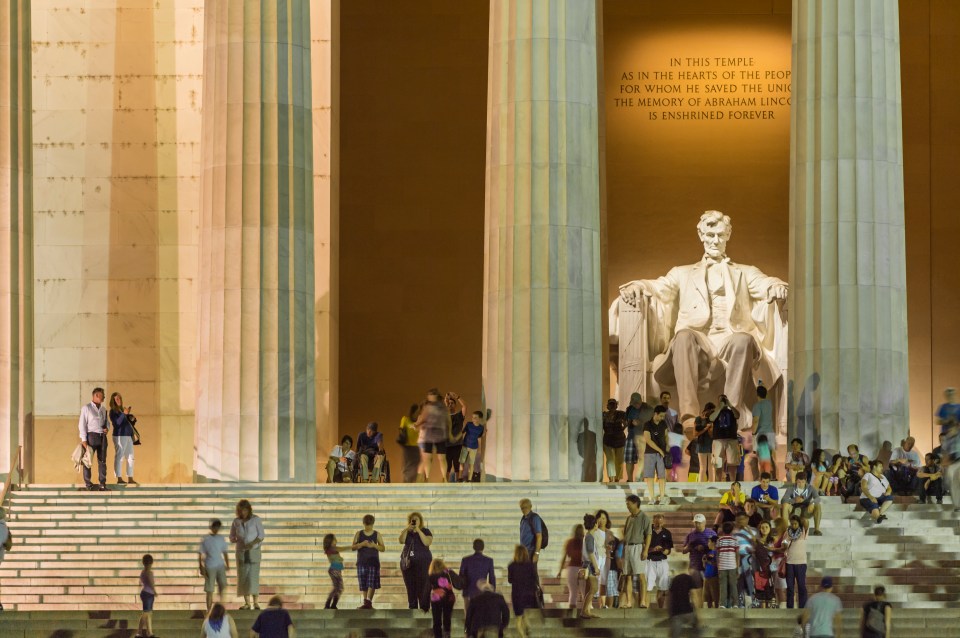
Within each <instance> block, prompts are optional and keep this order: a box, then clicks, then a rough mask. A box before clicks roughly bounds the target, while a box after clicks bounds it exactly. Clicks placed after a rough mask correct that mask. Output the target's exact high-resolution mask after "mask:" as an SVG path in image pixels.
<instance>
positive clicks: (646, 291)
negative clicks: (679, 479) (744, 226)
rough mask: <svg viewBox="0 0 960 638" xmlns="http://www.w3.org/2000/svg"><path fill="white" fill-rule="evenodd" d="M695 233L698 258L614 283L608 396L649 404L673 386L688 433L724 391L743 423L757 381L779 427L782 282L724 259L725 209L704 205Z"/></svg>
mask: <svg viewBox="0 0 960 638" xmlns="http://www.w3.org/2000/svg"><path fill="white" fill-rule="evenodd" d="M697 230H698V231H699V234H700V241H702V242H703V251H704V255H703V258H702V259H701V260H700V261H698V262H697V263H695V264H690V265H689V266H677V267H675V268H673V269H671V270H670V272H668V273H667V274H666V275H665V276H663V277H660V278H658V279H641V280H638V281H631V282H629V283H626V284H623V285H622V286H620V296H619V298H618V299H616V300H615V301H614V302H613V304H612V306H611V308H610V335H611V340H612V341H613V342H615V343H619V348H618V351H619V359H618V362H617V365H618V369H617V383H618V388H617V396H618V398H619V399H620V400H621V403H625V401H624V399H626V401H629V397H630V395H631V393H633V392H639V393H640V394H641V395H642V396H643V398H644V399H645V400H647V401H650V400H651V399H652V400H654V401H655V400H656V397H657V396H658V395H659V393H660V392H661V391H664V390H667V391H671V392H674V397H675V398H676V400H677V409H678V411H679V413H680V414H679V417H680V421H682V422H683V425H684V428H685V429H688V431H689V428H692V427H693V422H694V418H695V417H696V416H697V415H698V414H700V413H701V411H702V407H701V406H703V405H704V404H705V403H706V402H708V401H712V402H714V403H716V402H717V398H718V397H719V395H721V394H725V395H726V396H727V398H728V400H729V403H730V405H731V406H732V407H734V408H736V409H737V410H738V411H739V412H740V415H741V419H740V427H741V428H744V427H747V426H749V425H750V418H751V416H750V409H751V408H752V406H753V405H754V404H755V403H756V402H757V392H756V388H757V384H758V383H762V384H763V385H764V386H765V387H766V388H767V392H768V398H770V399H771V400H772V402H773V408H774V420H775V424H774V427H775V431H777V430H781V429H782V427H783V425H784V424H785V420H786V419H785V415H786V410H785V406H784V405H783V404H784V401H783V400H782V398H783V386H784V384H785V379H784V377H785V372H786V363H787V362H786V352H787V329H786V308H785V303H786V298H787V284H786V282H784V281H783V280H781V279H778V278H776V277H770V276H768V275H765V274H763V272H761V271H760V269H758V268H755V267H754V266H746V265H743V264H738V263H735V262H733V261H731V260H730V258H729V257H727V241H728V240H729V239H730V235H731V233H732V232H733V225H732V224H731V222H730V217H729V216H727V215H724V214H723V213H721V212H719V211H715V210H710V211H707V212H705V213H704V214H703V215H702V216H701V217H700V223H699V224H698V225H697Z"/></svg>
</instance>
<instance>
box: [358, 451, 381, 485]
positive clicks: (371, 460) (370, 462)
mask: <svg viewBox="0 0 960 638" xmlns="http://www.w3.org/2000/svg"><path fill="white" fill-rule="evenodd" d="M382 456H383V462H382V463H381V464H380V480H379V481H378V482H379V483H389V482H390V460H389V459H388V458H387V455H386V454H383V455H382ZM374 458H375V457H368V460H367V469H368V471H369V472H370V476H371V477H372V476H373V463H374ZM352 478H353V482H354V483H362V482H363V474H362V473H361V471H360V455H359V454H357V459H356V461H354V463H353V476H352Z"/></svg>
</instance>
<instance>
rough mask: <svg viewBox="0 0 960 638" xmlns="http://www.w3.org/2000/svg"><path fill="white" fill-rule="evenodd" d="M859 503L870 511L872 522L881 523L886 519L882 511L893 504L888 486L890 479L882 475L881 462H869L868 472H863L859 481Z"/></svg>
mask: <svg viewBox="0 0 960 638" xmlns="http://www.w3.org/2000/svg"><path fill="white" fill-rule="evenodd" d="M860 489H861V491H862V494H861V496H860V505H862V506H863V509H865V510H867V511H868V512H870V516H871V517H872V518H873V520H874V522H876V523H882V522H883V521H885V520H886V519H887V517H886V516H884V515H883V514H884V512H886V511H887V509H889V507H890V505H892V504H893V489H891V487H890V481H889V480H887V477H886V476H884V475H883V462H882V461H873V462H872V463H871V464H870V472H868V473H867V474H864V476H863V480H862V481H860Z"/></svg>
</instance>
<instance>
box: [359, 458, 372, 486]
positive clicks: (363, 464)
mask: <svg viewBox="0 0 960 638" xmlns="http://www.w3.org/2000/svg"><path fill="white" fill-rule="evenodd" d="M369 478H370V457H369V456H367V455H366V454H361V455H360V480H361V481H363V482H364V483H366V482H367V480H368V479H369Z"/></svg>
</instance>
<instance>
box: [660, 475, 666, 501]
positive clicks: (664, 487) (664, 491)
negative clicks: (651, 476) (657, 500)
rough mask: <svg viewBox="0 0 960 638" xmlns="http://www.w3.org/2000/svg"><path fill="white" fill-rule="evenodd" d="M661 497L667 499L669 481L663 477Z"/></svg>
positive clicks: (661, 479)
mask: <svg viewBox="0 0 960 638" xmlns="http://www.w3.org/2000/svg"><path fill="white" fill-rule="evenodd" d="M660 497H661V498H667V479H666V478H665V477H664V476H663V475H661V476H660Z"/></svg>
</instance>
